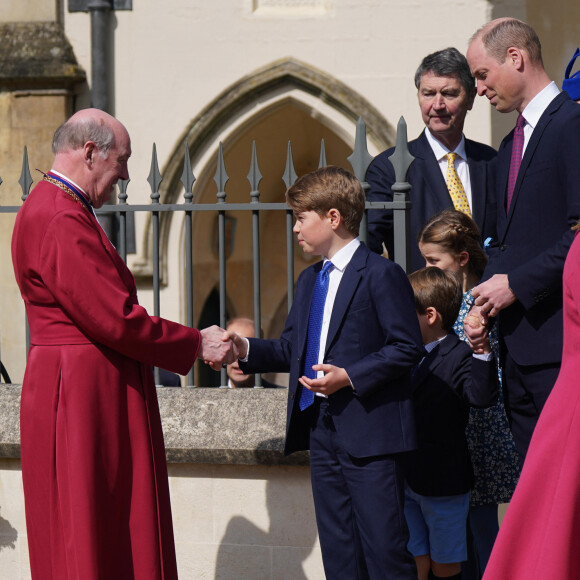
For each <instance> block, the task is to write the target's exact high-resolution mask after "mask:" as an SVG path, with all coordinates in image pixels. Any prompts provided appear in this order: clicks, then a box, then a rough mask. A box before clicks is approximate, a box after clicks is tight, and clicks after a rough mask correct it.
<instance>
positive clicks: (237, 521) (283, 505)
mask: <svg viewBox="0 0 580 580" xmlns="http://www.w3.org/2000/svg"><path fill="white" fill-rule="evenodd" d="M295 484H296V485H295ZM266 505H267V509H268V516H269V520H270V525H269V528H268V529H267V530H263V529H261V528H259V527H258V526H256V524H254V523H253V522H252V521H250V520H249V519H247V518H245V517H244V516H234V517H232V518H231V520H230V521H229V523H228V526H227V528H226V531H225V533H224V536H223V538H222V540H221V542H220V547H219V550H218V554H217V561H216V568H215V580H239V578H279V577H284V578H292V580H307V578H308V576H307V575H306V573H305V571H304V567H303V563H304V561H305V560H306V559H307V558H308V556H309V555H310V554H311V552H312V550H313V548H314V545H315V542H316V538H317V529H316V519H315V515H314V503H313V500H312V492H311V490H310V486H309V484H308V483H305V481H304V479H302V480H300V481H298V480H293V478H292V477H282V478H273V479H269V480H268V481H267V482H266Z"/></svg>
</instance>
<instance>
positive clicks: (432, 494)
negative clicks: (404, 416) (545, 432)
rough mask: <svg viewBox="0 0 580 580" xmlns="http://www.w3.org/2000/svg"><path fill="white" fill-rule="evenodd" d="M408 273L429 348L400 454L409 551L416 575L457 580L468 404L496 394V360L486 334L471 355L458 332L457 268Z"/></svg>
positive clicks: (466, 480) (465, 499)
mask: <svg viewBox="0 0 580 580" xmlns="http://www.w3.org/2000/svg"><path fill="white" fill-rule="evenodd" d="M409 280H410V282H411V286H412V287H413V290H414V292H415V308H416V310H417V316H418V318H419V326H420V327H421V334H422V336H423V343H424V344H425V349H426V351H427V354H426V356H425V358H424V359H423V360H422V361H421V363H420V364H419V366H418V367H417V368H416V370H415V371H414V372H413V376H412V380H411V386H412V390H413V404H414V407H415V419H416V422H417V436H418V445H419V447H418V449H417V450H416V451H412V452H410V453H407V454H405V455H404V456H403V457H402V458H401V465H402V468H403V473H404V476H405V517H406V518H407V524H408V526H409V531H410V536H411V539H410V542H409V550H410V552H411V553H412V554H413V556H415V561H416V563H417V570H418V578H419V580H427V579H429V580H435V579H437V578H446V579H447V580H449V579H452V580H459V579H460V578H461V562H462V561H463V560H466V559H467V543H466V529H467V512H468V510H469V490H470V489H471V487H472V486H473V472H472V469H471V460H470V457H469V451H468V448H467V439H466V437H465V427H466V426H467V421H468V417H469V407H470V406H473V407H488V406H490V405H492V404H494V403H495V401H496V400H497V394H498V379H497V367H496V364H495V362H494V360H493V355H492V354H491V349H490V346H489V341H488V342H487V344H486V345H484V346H483V348H482V350H483V351H484V354H473V352H472V350H471V349H470V348H469V346H468V345H467V343H465V342H462V341H461V340H459V338H458V337H457V335H456V334H455V333H454V332H453V324H454V322H455V320H456V319H457V315H458V313H459V308H460V307H461V300H462V290H461V284H460V282H459V280H458V279H457V278H456V277H455V275H454V274H453V273H451V272H445V271H443V270H440V269H439V268H436V267H429V268H423V269H422V270H418V271H417V272H414V273H413V274H411V275H410V276H409ZM478 322H479V321H478V319H476V321H474V322H473V323H474V324H477V323H478Z"/></svg>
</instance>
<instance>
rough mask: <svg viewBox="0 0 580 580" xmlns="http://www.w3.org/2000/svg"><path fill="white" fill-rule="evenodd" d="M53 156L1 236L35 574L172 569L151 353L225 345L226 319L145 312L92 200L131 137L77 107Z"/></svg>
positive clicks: (164, 360) (121, 165)
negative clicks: (18, 366)
mask: <svg viewBox="0 0 580 580" xmlns="http://www.w3.org/2000/svg"><path fill="white" fill-rule="evenodd" d="M53 151H54V153H55V160H54V165H53V167H52V169H51V170H50V171H49V172H48V173H47V174H46V175H45V177H44V179H43V180H42V181H41V182H40V183H39V184H38V185H37V186H36V187H35V188H34V189H33V191H32V192H31V193H30V195H29V196H28V198H27V200H26V202H25V203H24V205H23V207H22V209H21V210H20V211H19V213H18V216H17V220H16V225H15V228H14V235H13V240H12V257H13V262H14V270H15V273H16V280H17V282H18V285H19V287H20V291H21V293H22V297H23V299H24V302H25V304H26V312H27V315H28V321H29V325H30V343H31V346H30V351H29V356H28V363H27V367H26V374H25V377H24V384H23V387H22V404H21V452H22V477H23V483H24V495H25V506H26V524H27V533H28V543H29V550H30V564H31V570H32V578H33V579H34V580H38V579H42V580H44V579H46V580H69V579H76V580H93V579H94V580H97V579H99V580H105V579H106V580H116V579H119V580H121V579H122V580H131V579H137V580H150V579H151V580H157V579H163V580H171V579H174V578H177V567H176V562H175V548H174V542H173V530H172V522H171V508H170V503H169V488H168V480H167V467H166V463H165V450H164V445H163V432H162V429H161V420H160V416H159V408H158V405H157V396H156V392H155V384H154V380H153V373H152V365H154V366H159V367H163V368H165V369H168V370H170V371H174V372H176V373H180V374H186V373H187V372H188V371H189V369H190V368H191V366H192V365H193V363H194V362H195V359H196V357H199V358H201V359H202V360H205V361H207V362H210V363H211V364H212V366H214V367H217V366H221V365H222V364H227V363H231V362H232V361H233V360H234V358H235V357H236V352H235V349H234V347H233V345H232V344H231V343H229V342H223V341H222V335H223V332H224V331H223V330H221V329H219V328H218V327H211V328H208V329H204V330H202V331H198V330H196V329H193V328H187V327H185V326H182V325H180V324H177V323H175V322H171V321H169V320H164V319H162V318H158V317H154V316H149V315H148V314H147V312H146V311H145V309H144V308H142V307H141V306H139V303H138V301H137V294H136V289H135V282H134V280H133V276H132V275H131V273H130V272H129V270H128V269H127V267H126V266H125V264H124V262H123V260H122V259H121V258H120V256H119V255H118V254H117V252H116V251H115V248H114V247H113V246H112V245H111V244H110V242H109V240H108V239H107V237H106V235H105V233H104V232H103V230H102V229H101V227H100V225H99V223H98V222H97V220H96V218H95V215H94V212H93V208H99V207H101V206H102V205H103V203H104V202H105V201H107V199H108V198H109V196H110V194H111V192H112V190H113V187H114V184H115V183H116V182H117V180H118V179H128V177H129V173H128V170H127V161H128V159H129V157H130V155H131V141H130V138H129V134H128V133H127V130H126V129H125V127H123V125H122V124H121V123H120V122H119V121H117V120H116V119H115V118H113V117H111V116H110V115H108V114H106V113H104V112H102V111H99V110H95V109H85V110H82V111H80V112H78V113H76V114H75V115H73V116H72V117H71V118H70V119H69V120H68V121H67V122H66V123H65V124H63V125H62V126H61V127H59V128H58V129H57V131H56V133H55V135H54V140H53Z"/></svg>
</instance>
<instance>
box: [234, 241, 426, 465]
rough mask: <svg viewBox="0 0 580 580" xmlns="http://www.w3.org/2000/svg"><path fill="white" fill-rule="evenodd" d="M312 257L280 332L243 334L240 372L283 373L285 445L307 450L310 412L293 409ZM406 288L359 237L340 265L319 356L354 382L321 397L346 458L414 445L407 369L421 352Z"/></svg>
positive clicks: (311, 284) (311, 280)
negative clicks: (245, 354) (246, 347)
mask: <svg viewBox="0 0 580 580" xmlns="http://www.w3.org/2000/svg"><path fill="white" fill-rule="evenodd" d="M321 267H322V262H318V263H317V264H314V265H313V266H310V267H309V268H307V269H306V270H304V271H303V272H302V273H301V275H300V277H299V278H298V283H297V286H296V296H295V299H294V304H293V306H292V309H291V311H290V314H289V315H288V319H287V321H286V326H285V328H284V331H283V332H282V335H281V337H280V339H278V340H263V339H255V338H250V339H249V342H250V353H249V359H248V362H247V363H245V364H244V363H240V367H242V368H243V369H244V372H253V373H255V372H290V380H289V388H288V411H287V423H286V445H285V452H286V453H287V454H288V453H292V452H294V451H298V450H302V449H308V448H309V437H310V418H309V416H310V413H308V412H303V411H300V409H299V408H298V404H297V403H298V399H299V395H300V389H301V388H302V387H299V383H298V378H299V377H301V376H302V375H303V374H304V368H303V367H304V355H305V348H306V334H307V329H308V314H309V310H310V303H311V299H312V291H313V288H314V281H315V279H316V275H317V274H318V272H319V271H320V269H321ZM423 350H424V349H423V346H422V345H421V333H420V330H419V325H418V322H417V315H416V313H415V306H414V301H413V291H412V289H411V286H410V284H409V281H408V279H407V276H406V275H405V273H404V272H403V270H402V269H401V268H400V267H399V266H398V265H397V264H395V263H393V262H391V261H390V260H386V259H385V258H383V257H381V256H378V255H377V254H374V253H373V252H371V251H370V250H369V249H368V248H367V247H366V246H365V245H364V244H361V246H360V247H359V248H358V249H357V251H356V252H355V254H354V256H353V257H352V259H351V261H350V263H349V264H348V266H347V267H346V269H345V271H344V274H343V277H342V280H341V282H340V286H339V288H338V292H337V295H336V299H335V302H334V307H333V310H332V317H331V320H330V326H329V330H328V338H327V341H326V350H325V354H324V361H325V362H326V363H330V364H334V365H336V366H339V367H343V368H345V369H346V371H347V372H348V376H349V377H350V380H351V382H352V384H353V386H354V389H355V390H353V389H352V388H351V387H345V388H343V389H340V390H339V391H337V392H336V393H334V394H333V395H331V396H330V397H329V411H330V413H331V414H332V416H333V420H334V424H335V427H336V432H337V436H338V437H339V438H340V442H341V445H343V446H344V448H345V449H346V450H347V451H348V452H349V453H350V454H351V455H352V456H354V457H371V456H375V455H385V454H390V453H398V452H401V451H408V450H410V449H414V448H415V426H414V421H413V410H412V403H411V398H410V383H409V381H410V371H411V368H412V367H413V365H414V364H415V363H416V362H417V361H418V360H419V358H420V357H421V355H422V354H423Z"/></svg>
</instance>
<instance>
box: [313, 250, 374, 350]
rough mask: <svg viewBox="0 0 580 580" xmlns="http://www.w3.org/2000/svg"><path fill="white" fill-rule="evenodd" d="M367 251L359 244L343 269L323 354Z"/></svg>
mask: <svg viewBox="0 0 580 580" xmlns="http://www.w3.org/2000/svg"><path fill="white" fill-rule="evenodd" d="M369 251H370V250H369V249H368V248H367V247H366V246H365V245H364V244H361V245H360V246H359V247H358V249H357V250H356V252H355V253H354V255H353V257H352V258H351V260H350V262H349V263H348V265H347V267H346V268H345V270H344V273H343V275H342V279H341V281H340V285H339V286H338V291H337V293H336V297H335V299H334V305H333V308H332V316H331V317H330V324H329V326H328V336H327V337H326V346H325V348H324V353H325V355H326V353H328V350H329V349H330V346H331V345H332V343H333V341H334V339H335V337H336V334H337V332H338V329H339V328H340V325H341V323H342V320H343V318H344V317H345V315H346V312H347V310H348V307H349V304H350V303H351V300H352V297H353V296H354V293H355V292H356V289H357V287H358V285H359V282H360V279H361V277H362V274H363V270H364V269H365V268H366V263H367V258H368V254H369Z"/></svg>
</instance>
